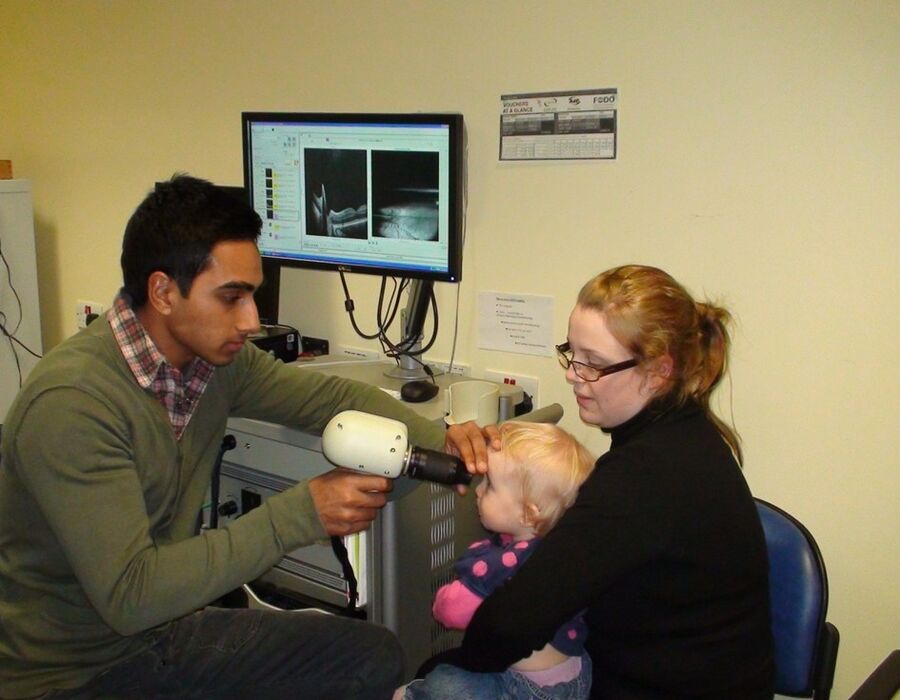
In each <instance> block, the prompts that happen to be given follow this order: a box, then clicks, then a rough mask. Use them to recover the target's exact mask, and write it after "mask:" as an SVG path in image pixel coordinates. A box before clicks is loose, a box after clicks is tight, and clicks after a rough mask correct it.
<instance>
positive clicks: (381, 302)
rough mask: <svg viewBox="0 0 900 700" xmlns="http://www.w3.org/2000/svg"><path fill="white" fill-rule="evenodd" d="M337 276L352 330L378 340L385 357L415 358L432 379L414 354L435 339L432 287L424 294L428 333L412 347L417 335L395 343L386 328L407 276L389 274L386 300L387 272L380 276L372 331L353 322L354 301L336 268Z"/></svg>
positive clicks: (428, 372) (395, 311)
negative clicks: (429, 316) (429, 325)
mask: <svg viewBox="0 0 900 700" xmlns="http://www.w3.org/2000/svg"><path fill="white" fill-rule="evenodd" d="M340 277H341V286H342V287H343V289H344V309H345V310H346V311H347V313H348V315H349V316H350V324H351V325H352V326H353V330H354V331H355V332H356V334H357V335H358V336H360V337H361V338H365V339H366V340H378V342H379V343H380V344H381V350H382V352H383V353H384V354H385V355H386V356H387V357H389V358H391V359H393V360H395V361H396V362H397V363H398V364H399V362H400V357H409V358H412V359H413V360H414V361H415V362H418V363H419V364H420V365H422V368H423V369H424V370H425V373H426V374H428V376H429V377H432V381H433V377H434V374H433V372H432V371H431V368H430V367H428V366H427V365H426V364H425V363H424V362H422V361H421V360H420V359H419V358H418V356H420V355H423V354H424V353H426V352H427V351H428V350H430V349H431V348H432V347H433V346H434V343H435V341H436V340H437V334H438V325H439V316H438V307H437V298H436V297H435V295H434V290H433V289H432V290H430V292H429V296H428V302H429V304H430V306H431V312H432V317H433V319H434V320H433V323H432V331H431V337H430V338H429V339H428V342H427V343H425V345H424V346H423V347H422V348H421V349H419V350H413V348H414V347H415V345H416V343H417V342H418V340H419V339H418V338H409V337H405V338H401V339H400V340H399V341H398V342H396V343H395V342H393V341H392V340H391V339H390V338H389V337H388V331H389V330H390V327H391V326H392V325H393V323H394V321H395V320H396V318H397V312H398V311H399V309H400V300H401V298H402V296H403V292H404V291H405V290H406V289H407V287H408V286H409V283H410V280H409V279H407V278H402V279H401V280H400V281H399V282H398V281H397V279H396V278H394V277H390V280H391V281H392V282H393V285H394V286H393V289H392V291H391V294H390V296H389V297H388V298H387V300H385V291H386V287H387V280H388V276H386V275H385V276H382V278H381V286H380V291H379V294H378V305H377V309H376V322H377V330H376V331H375V332H374V333H365V332H364V331H363V330H361V329H360V327H359V325H358V324H357V322H356V317H355V315H354V312H355V311H356V305H355V304H354V302H353V298H352V297H351V295H350V288H349V286H348V285H347V279H346V277H345V276H344V273H343V271H341V272H340ZM457 315H458V314H457Z"/></svg>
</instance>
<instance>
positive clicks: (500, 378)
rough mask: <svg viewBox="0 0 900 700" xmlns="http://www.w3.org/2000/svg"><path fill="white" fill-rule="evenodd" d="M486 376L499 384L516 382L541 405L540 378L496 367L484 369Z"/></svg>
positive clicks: (534, 402) (535, 402)
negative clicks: (504, 370) (496, 368)
mask: <svg viewBox="0 0 900 700" xmlns="http://www.w3.org/2000/svg"><path fill="white" fill-rule="evenodd" d="M484 378H485V379H486V380H488V381H489V382H497V384H514V385H515V386H519V387H521V388H522V391H524V392H525V393H526V394H528V395H529V396H531V400H532V402H533V404H534V405H535V406H540V405H541V403H540V398H539V397H538V386H539V382H538V378H537V377H529V376H528V375H527V374H518V373H517V372H500V371H497V370H494V369H487V370H485V371H484Z"/></svg>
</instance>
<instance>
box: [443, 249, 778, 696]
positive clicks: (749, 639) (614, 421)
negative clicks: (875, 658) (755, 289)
mask: <svg viewBox="0 0 900 700" xmlns="http://www.w3.org/2000/svg"><path fill="white" fill-rule="evenodd" d="M728 321H729V315H728V313H727V312H726V311H725V310H724V309H721V308H718V307H716V306H713V305H710V304H706V303H697V302H695V301H694V300H693V299H692V298H691V297H690V295H689V294H688V293H687V292H686V291H685V289H684V288H683V287H682V286H681V285H679V284H678V283H677V282H676V281H675V280H674V279H672V278H671V277H670V276H669V275H668V274H666V273H665V272H663V271H661V270H658V269H655V268H651V267H644V266H638V265H628V266H624V267H619V268H615V269H612V270H609V271H607V272H604V273H602V274H600V275H598V276H597V277H596V278H594V279H592V280H591V281H590V282H588V283H587V284H586V285H585V286H584V287H583V288H582V290H581V292H580V294H579V296H578V300H577V303H576V305H575V308H574V310H573V311H572V313H571V316H570V317H569V331H568V339H567V342H566V343H563V344H562V345H560V346H559V347H558V348H557V350H558V353H559V358H560V363H561V364H562V365H563V367H565V368H566V380H567V381H568V382H569V383H570V384H571V385H572V388H573V391H574V393H575V400H576V402H577V404H578V410H579V415H580V417H581V419H582V420H583V421H584V422H586V423H588V424H591V425H596V426H597V427H599V428H601V429H602V430H603V431H604V432H607V433H609V434H610V436H611V447H610V450H609V452H607V453H606V454H604V455H603V456H601V457H600V458H599V459H598V460H597V464H596V468H595V470H594V472H593V474H592V475H591V476H590V477H589V478H588V479H587V481H586V482H585V483H584V485H583V486H582V488H581V490H580V492H579V495H578V498H577V500H576V502H575V504H574V505H573V506H572V508H570V509H569V510H568V511H567V512H566V514H565V515H564V516H563V517H562V519H561V520H560V521H559V523H558V524H557V526H556V527H555V528H554V529H553V530H552V531H551V532H550V533H549V534H548V535H547V537H546V539H545V540H544V542H543V543H542V544H541V546H540V547H539V548H538V550H537V551H536V552H535V553H534V554H533V555H532V557H531V558H530V559H529V560H528V562H527V563H526V564H525V565H524V566H523V567H522V569H521V570H520V571H519V572H518V573H517V575H516V576H515V578H514V579H513V580H511V581H510V582H509V584H508V585H506V586H504V587H503V588H501V589H499V590H497V591H496V592H495V593H493V594H492V595H491V596H490V597H489V598H488V599H487V600H485V602H484V603H483V604H482V606H481V607H480V608H479V609H478V611H477V612H476V614H475V616H474V618H473V619H472V622H471V624H470V626H469V628H468V630H467V632H466V635H465V638H464V640H463V644H462V647H461V648H460V649H459V650H456V651H455V653H454V654H453V655H452V663H454V664H456V665H458V666H461V667H462V668H465V669H468V670H471V671H482V672H495V671H499V670H502V669H504V668H506V667H507V666H509V665H510V664H512V663H513V662H515V661H516V660H518V659H521V658H523V657H526V656H528V655H529V654H530V653H531V652H532V651H533V650H535V649H538V648H540V647H542V646H543V645H544V644H546V642H547V640H548V639H549V638H550V637H551V636H552V635H553V632H554V631H555V630H556V629H557V628H558V627H559V625H560V624H561V623H562V622H564V621H565V620H568V619H570V618H571V617H573V616H574V615H575V614H576V613H578V612H579V611H580V610H583V609H586V610H587V612H586V613H585V620H586V622H587V624H588V640H587V644H586V650H587V651H588V653H589V654H590V656H591V659H592V661H593V672H594V675H593V685H592V691H591V697H592V698H603V699H604V700H608V699H620V698H628V699H629V700H635V699H638V700H662V699H663V698H665V699H666V700H672V699H673V698H709V699H713V698H715V699H716V700H722V699H723V698H728V699H729V700H756V699H762V698H771V697H772V695H773V690H772V679H773V674H774V671H773V663H772V646H771V645H772V642H771V635H770V627H769V601H768V584H767V562H766V549H765V541H764V539H763V533H762V528H761V526H760V523H759V519H758V517H757V515H756V510H755V507H754V503H753V500H752V498H751V495H750V492H749V490H748V488H747V485H746V482H745V481H744V478H743V475H742V474H741V471H740V467H739V465H738V462H739V461H740V459H741V453H740V448H739V445H738V439H737V436H736V435H735V433H734V432H733V431H732V430H731V429H730V428H729V427H728V426H727V425H726V424H725V423H723V422H722V421H721V420H720V419H718V418H717V417H716V416H715V415H714V414H713V413H712V411H711V409H710V406H709V398H710V394H711V393H712V391H713V389H714V388H715V387H716V385H717V384H718V382H719V380H720V379H721V377H722V375H723V372H724V370H725V366H726V358H727V355H728V345H729V338H728V334H727V331H726V324H727V322H728ZM463 433H465V437H466V438H468V439H469V440H470V441H471V442H470V444H465V442H466V441H465V439H464V438H463ZM485 438H487V439H488V440H489V441H490V443H491V445H492V447H493V445H494V440H495V438H496V431H495V429H493V428H491V429H487V430H485V432H484V436H483V437H482V435H481V433H480V432H476V428H475V427H474V426H471V425H469V426H458V427H457V428H456V429H455V430H454V431H453V432H452V433H451V434H449V435H448V442H449V443H450V444H453V445H457V446H461V447H460V454H461V456H462V457H463V459H465V460H466V463H467V464H468V465H470V466H469V468H470V470H472V471H478V472H480V473H483V471H484V469H483V466H484V465H483V462H484V461H485V454H486V451H485V447H484V445H483V444H479V443H483V442H484V439H485ZM526 608H528V609H529V614H528V615H527V616H522V615H519V614H517V611H520V610H523V609H526ZM443 660H447V659H443Z"/></svg>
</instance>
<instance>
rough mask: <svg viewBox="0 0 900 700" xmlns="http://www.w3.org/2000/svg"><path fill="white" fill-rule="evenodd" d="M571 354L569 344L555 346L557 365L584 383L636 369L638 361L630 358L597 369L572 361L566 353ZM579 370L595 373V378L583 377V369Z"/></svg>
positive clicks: (590, 365) (584, 363) (585, 363)
mask: <svg viewBox="0 0 900 700" xmlns="http://www.w3.org/2000/svg"><path fill="white" fill-rule="evenodd" d="M570 352H572V347H571V346H570V345H569V342H568V341H566V342H565V343H560V344H559V345H557V346H556V359H557V360H559V364H560V366H561V367H562V368H563V369H566V370H567V369H569V367H571V368H572V370H573V371H574V372H575V374H576V375H578V378H579V379H583V380H584V381H586V382H596V381H598V380H599V379H602V378H603V377H607V376H609V375H610V374H615V373H616V372H624V371H625V370H626V369H631V368H632V367H637V366H638V364H639V361H638V360H637V358H634V357H632V358H631V359H630V360H623V361H622V362H616V363H615V364H613V365H607V366H606V367H597V366H596V365H592V364H589V363H587V362H579V361H578V360H573V359H572V358H571V357H569V355H568V353H570ZM580 368H587V369H588V370H589V371H590V372H591V373H593V372H596V373H597V376H596V377H594V378H593V379H591V378H589V377H585V376H584V375H583V374H582V373H581V372H582V371H584V370H583V369H582V370H581V371H579V369H580Z"/></svg>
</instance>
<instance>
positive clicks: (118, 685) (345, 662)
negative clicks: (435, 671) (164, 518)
mask: <svg viewBox="0 0 900 700" xmlns="http://www.w3.org/2000/svg"><path fill="white" fill-rule="evenodd" d="M403 661H404V659H403V650H402V649H401V647H400V643H399V642H398V641H397V638H396V637H395V636H394V635H393V633H392V632H391V631H390V630H388V629H386V628H384V627H379V626H376V625H373V624H370V623H367V622H361V621H359V620H352V619H349V618H345V617H340V616H337V615H325V614H322V613H317V612H312V611H307V612H287V611H277V610H249V609H238V610H234V609H224V608H206V609H205V610H201V611H199V612H196V613H194V614H192V615H188V616H187V617H184V618H182V619H180V620H176V621H175V622H173V623H172V624H170V625H168V626H167V627H165V628H164V629H163V630H161V631H160V632H159V634H158V635H157V638H156V640H155V643H154V644H153V645H152V646H151V647H150V648H148V649H147V650H146V651H144V652H142V653H141V654H139V655H138V656H136V657H134V658H131V659H128V660H126V661H124V662H122V663H120V664H118V665H116V666H114V667H112V668H111V669H109V670H108V671H105V672H104V673H101V674H100V675H99V676H97V677H96V678H94V679H93V680H92V681H90V682H89V683H88V684H87V685H85V686H82V687H81V688H77V689H75V690H71V691H56V692H52V693H49V694H47V695H45V696H43V697H44V698H48V699H52V700H88V699H93V698H122V699H123V700H124V699H126V698H127V700H141V699H147V700H151V699H152V700H163V699H166V698H171V699H173V700H174V699H175V698H178V699H181V698H203V699H204V700H226V699H230V698H235V699H237V698H253V699H254V700H258V699H266V700H276V699H280V698H304V700H386V699H388V698H390V697H391V695H392V694H393V691H394V689H395V688H396V687H398V686H399V685H401V683H402V682H403Z"/></svg>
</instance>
